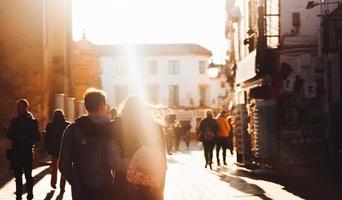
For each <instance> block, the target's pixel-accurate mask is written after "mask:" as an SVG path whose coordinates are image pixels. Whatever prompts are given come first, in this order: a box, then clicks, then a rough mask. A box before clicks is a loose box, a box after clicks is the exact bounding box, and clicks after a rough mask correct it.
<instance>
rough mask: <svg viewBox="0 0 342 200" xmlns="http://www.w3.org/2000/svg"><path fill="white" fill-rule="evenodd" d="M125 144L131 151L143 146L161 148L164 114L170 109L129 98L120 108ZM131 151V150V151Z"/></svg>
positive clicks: (133, 97) (132, 97)
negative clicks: (160, 136)
mask: <svg viewBox="0 0 342 200" xmlns="http://www.w3.org/2000/svg"><path fill="white" fill-rule="evenodd" d="M119 111H120V112H119V113H120V117H121V119H122V136H123V140H122V141H123V142H124V143H126V145H124V146H127V147H128V148H129V149H131V150H133V151H134V150H136V148H138V147H139V146H141V144H143V145H151V146H160V144H159V143H160V138H158V137H159V135H160V130H161V126H163V125H164V124H165V123H164V114H165V113H167V112H169V111H170V109H168V108H166V107H162V106H154V105H151V104H148V103H146V102H145V101H144V100H143V99H141V98H140V97H138V96H129V97H127V99H126V100H125V101H124V103H123V104H122V105H121V106H120V109H119ZM129 151H130V150H129Z"/></svg>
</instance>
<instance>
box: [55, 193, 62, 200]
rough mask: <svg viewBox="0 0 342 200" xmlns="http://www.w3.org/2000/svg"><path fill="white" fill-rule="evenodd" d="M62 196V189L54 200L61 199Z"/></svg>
mask: <svg viewBox="0 0 342 200" xmlns="http://www.w3.org/2000/svg"><path fill="white" fill-rule="evenodd" d="M63 196H64V191H61V192H60V193H59V194H58V196H57V197H56V200H62V199H63Z"/></svg>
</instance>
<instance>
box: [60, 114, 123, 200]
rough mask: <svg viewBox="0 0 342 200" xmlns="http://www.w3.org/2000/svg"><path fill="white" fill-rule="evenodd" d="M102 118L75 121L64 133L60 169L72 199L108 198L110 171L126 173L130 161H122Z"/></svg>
mask: <svg viewBox="0 0 342 200" xmlns="http://www.w3.org/2000/svg"><path fill="white" fill-rule="evenodd" d="M103 119H104V118H102V119H100V120H99V119H96V117H95V119H94V117H93V118H92V117H90V116H84V117H81V118H78V119H77V120H76V122H75V123H73V124H71V125H70V126H68V127H67V129H66V130H65V132H64V134H63V138H62V146H61V151H60V161H59V169H60V171H61V173H62V175H63V176H64V177H65V178H66V180H67V181H68V182H69V183H70V185H71V189H72V197H73V199H74V200H79V199H80V200H87V199H111V198H110V197H108V195H107V194H109V192H110V190H112V189H111V187H112V183H113V176H112V170H117V171H120V170H123V171H124V170H127V167H128V164H129V162H128V161H127V160H124V159H121V154H120V153H121V152H120V148H119V145H118V144H117V143H116V141H115V140H114V135H115V131H114V130H113V126H112V123H111V122H110V120H109V119H108V120H103ZM96 121H97V122H96ZM101 121H102V122H101Z"/></svg>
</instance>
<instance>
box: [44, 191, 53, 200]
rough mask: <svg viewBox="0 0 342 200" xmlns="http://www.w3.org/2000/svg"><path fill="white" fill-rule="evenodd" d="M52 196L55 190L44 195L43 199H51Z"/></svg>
mask: <svg viewBox="0 0 342 200" xmlns="http://www.w3.org/2000/svg"><path fill="white" fill-rule="evenodd" d="M54 194H55V190H51V191H50V192H49V193H47V194H46V197H45V198H44V200H50V199H52V197H53V195H54Z"/></svg>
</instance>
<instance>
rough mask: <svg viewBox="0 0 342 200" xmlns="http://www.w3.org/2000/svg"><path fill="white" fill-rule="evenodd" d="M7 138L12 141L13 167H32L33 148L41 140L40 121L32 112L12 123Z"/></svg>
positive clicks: (13, 120)
mask: <svg viewBox="0 0 342 200" xmlns="http://www.w3.org/2000/svg"><path fill="white" fill-rule="evenodd" d="M7 137H8V138H9V139H10V140H12V150H13V151H12V156H11V157H12V158H11V167H12V168H16V167H23V166H30V165H32V157H33V156H32V147H33V145H34V144H35V143H37V142H38V141H39V139H40V135H39V130H38V121H37V120H36V119H35V118H34V117H33V115H32V114H31V113H30V112H27V113H25V114H22V115H20V116H18V117H15V118H13V119H12V121H11V125H10V127H9V129H8V133H7Z"/></svg>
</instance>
